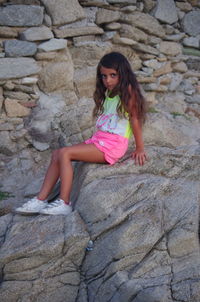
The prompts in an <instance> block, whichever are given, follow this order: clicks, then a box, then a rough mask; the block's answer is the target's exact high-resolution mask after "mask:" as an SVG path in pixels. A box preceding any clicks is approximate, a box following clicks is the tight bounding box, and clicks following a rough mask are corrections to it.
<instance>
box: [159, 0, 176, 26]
mask: <svg viewBox="0 0 200 302" xmlns="http://www.w3.org/2000/svg"><path fill="white" fill-rule="evenodd" d="M154 16H155V17H156V18H157V19H158V20H160V21H161V22H165V23H168V24H172V23H175V22H176V21H178V15H177V11H176V5H175V3H174V0H158V1H156V7H155V11H154Z"/></svg>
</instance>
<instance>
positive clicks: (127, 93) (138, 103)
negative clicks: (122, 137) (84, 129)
mask: <svg viewBox="0 0 200 302" xmlns="http://www.w3.org/2000/svg"><path fill="white" fill-rule="evenodd" d="M101 67H105V68H111V69H115V70H116V71H117V72H118V74H119V84H118V85H117V87H115V89H114V91H112V94H113V95H116V94H118V95H119V97H120V102H119V104H118V108H117V112H118V114H119V116H124V117H125V112H127V111H128V113H129V116H130V117H131V116H132V115H133V112H136V114H137V118H138V119H139V120H140V121H141V123H144V122H145V116H146V102H145V98H144V97H143V95H142V93H141V89H140V87H139V83H138V81H137V79H136V76H135V74H134V72H133V71H132V68H131V65H130V63H129V62H128V60H127V59H126V58H125V56H124V55H122V54H121V53H119V52H111V53H109V54H106V55H105V56H103V57H102V59H101V60H100V62H99V64H98V66H97V74H96V89H95V92H94V101H95V105H96V106H95V108H94V111H93V115H94V116H98V115H100V114H102V113H103V104H104V101H105V97H106V87H105V86H104V84H103V81H102V76H101ZM132 96H134V97H132Z"/></svg>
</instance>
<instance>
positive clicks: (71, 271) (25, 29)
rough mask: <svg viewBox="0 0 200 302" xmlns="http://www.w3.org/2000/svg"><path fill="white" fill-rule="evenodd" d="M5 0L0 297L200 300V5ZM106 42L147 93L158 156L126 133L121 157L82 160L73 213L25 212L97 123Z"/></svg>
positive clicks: (65, 301) (0, 0)
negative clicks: (138, 158)
mask: <svg viewBox="0 0 200 302" xmlns="http://www.w3.org/2000/svg"><path fill="white" fill-rule="evenodd" d="M0 4H1V7H0V37H1V40H0V174H1V178H0V245H1V246H0V301H5V302H19V301H21V302H31V301H37V302H40V301H41V302H44V301H47V302H54V301H58V302H59V301H60V302H177V301H178V302H183V301H184V302H199V301H200V273H199V272H200V263H199V261H200V260H199V259H200V257H199V256H200V255H199V241H198V222H199V204H198V203H199V187H200V186H199V179H200V175H199V163H200V149H199V146H200V145H199V143H200V140H199V139H200V136H199V133H200V123H199V119H200V97H199V92H200V59H199V58H200V32H199V29H200V27H199V20H200V19H199V17H200V15H199V9H200V4H199V1H198V0H184V1H174V0H167V1H164V0H158V1H154V0H152V1H147V0H142V1H140V0H125V1H124V0H94V1H90V0H79V1H78V0H72V1H65V0H58V1H55V0H41V1H39V0H23V1H22V0H12V1H6V0H0ZM110 51H120V52H121V53H123V54H124V55H125V56H126V57H127V58H128V60H129V61H130V63H131V65H132V67H133V70H134V72H135V74H136V76H137V78H138V81H139V83H140V85H141V88H142V91H143V93H144V96H145V97H146V99H147V105H148V113H147V121H146V124H145V126H144V129H143V133H144V141H145V146H146V149H147V153H148V157H149V161H148V162H147V163H146V165H145V166H144V167H138V166H135V165H134V163H133V161H132V160H131V159H130V158H129V156H130V152H131V149H133V147H134V146H133V142H132V141H131V142H130V150H129V152H128V153H127V155H126V156H125V157H124V158H123V159H122V160H121V162H120V163H118V164H116V165H115V166H112V167H110V166H107V165H95V164H81V163H75V164H74V167H75V177H74V187H73V192H72V196H71V199H72V202H73V207H74V210H75V211H74V212H73V213H72V215H71V216H69V217H44V216H41V215H38V216H35V217H34V216H33V217H26V216H20V215H16V214H15V212H14V211H13V209H14V208H15V207H17V206H19V205H21V204H22V203H24V201H26V200H27V199H29V198H30V197H32V196H34V195H36V194H37V193H38V190H39V188H40V186H41V182H42V181H43V177H44V173H45V171H46V168H47V165H48V163H49V160H50V153H51V150H52V149H55V148H58V147H60V146H66V145H71V144H74V143H80V142H82V141H83V140H85V139H87V138H89V137H90V136H91V134H92V133H93V131H94V120H93V119H92V118H91V116H92V110H93V106H94V101H93V92H94V85H95V77H96V66H97V64H98V62H99V60H100V59H101V57H102V56H103V55H104V54H106V53H108V52H110ZM27 56H28V57H27ZM58 193H59V183H58V185H57V186H56V187H55V189H54V192H53V193H52V195H51V197H50V199H52V198H54V197H55V196H56V195H57V194H58ZM89 240H91V241H89Z"/></svg>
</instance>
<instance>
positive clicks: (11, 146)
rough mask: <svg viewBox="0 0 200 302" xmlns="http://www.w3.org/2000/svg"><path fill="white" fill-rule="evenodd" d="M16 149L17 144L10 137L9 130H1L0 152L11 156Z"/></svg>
mask: <svg viewBox="0 0 200 302" xmlns="http://www.w3.org/2000/svg"><path fill="white" fill-rule="evenodd" d="M16 151H17V146H16V144H15V143H13V142H12V141H11V139H10V135H9V131H1V135H0V153H1V154H4V155H7V156H11V155H13V154H14V153H15V152H16Z"/></svg>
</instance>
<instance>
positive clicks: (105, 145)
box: [85, 131, 128, 165]
mask: <svg viewBox="0 0 200 302" xmlns="http://www.w3.org/2000/svg"><path fill="white" fill-rule="evenodd" d="M85 143H86V144H94V145H95V146H96V147H97V148H98V149H99V150H100V151H102V152H103V153H104V157H105V160H106V161H107V162H108V163H109V164H110V165H113V164H114V163H116V162H117V161H118V160H119V159H120V158H121V157H122V156H124V154H125V153H126V151H127V149H128V138H126V137H123V136H120V135H118V134H113V133H109V132H103V131H97V132H96V133H94V134H93V136H92V137H91V138H89V139H87V140H86V141H85Z"/></svg>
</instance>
